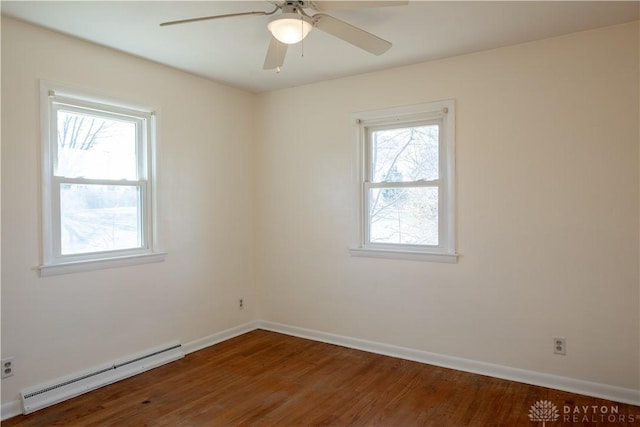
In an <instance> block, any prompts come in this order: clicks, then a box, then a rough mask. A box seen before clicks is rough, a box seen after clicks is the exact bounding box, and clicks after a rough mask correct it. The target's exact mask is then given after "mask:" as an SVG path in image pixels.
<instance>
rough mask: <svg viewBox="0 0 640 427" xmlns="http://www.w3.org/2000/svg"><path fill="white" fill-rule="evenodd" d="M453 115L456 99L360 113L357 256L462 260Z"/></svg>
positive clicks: (354, 252) (353, 250)
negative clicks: (458, 250) (385, 254)
mask: <svg viewBox="0 0 640 427" xmlns="http://www.w3.org/2000/svg"><path fill="white" fill-rule="evenodd" d="M454 120H455V117H454V103H453V101H441V102H435V103H429V104H421V105H418V106H410V107H400V108H394V109H389V110H379V111H372V112H365V113H360V114H358V115H356V122H357V123H358V135H359V138H358V139H359V141H360V142H359V144H360V147H361V148H360V149H359V153H360V159H361V160H360V165H361V172H360V173H359V176H360V182H359V188H360V190H359V191H360V207H359V209H358V211H359V212H360V214H359V218H360V220H359V230H360V238H359V244H358V247H356V248H354V249H352V251H351V252H352V254H355V255H359V256H367V255H369V254H368V253H367V251H370V252H371V253H375V254H380V253H381V252H388V253H411V254H416V253H418V254H434V255H444V256H453V257H455V249H454V235H453V232H454V224H453V213H454V212H453V211H454V197H453V189H454V183H453V179H454V164H453V160H454V159H453V156H454V131H455V127H454V124H455V122H454ZM372 256H378V255H372ZM394 257H395V256H394ZM453 259H454V260H455V258H453ZM447 260H448V259H447Z"/></svg>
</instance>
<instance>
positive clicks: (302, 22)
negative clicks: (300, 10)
mask: <svg viewBox="0 0 640 427" xmlns="http://www.w3.org/2000/svg"><path fill="white" fill-rule="evenodd" d="M267 28H268V29H269V31H271V34H273V37H275V38H276V39H278V40H279V41H281V42H282V43H286V44H296V43H298V42H300V41H302V39H304V38H305V37H307V34H309V31H311V28H313V25H312V24H311V19H309V18H307V17H306V16H304V15H299V14H297V13H281V14H280V15H276V16H274V17H273V18H271V20H270V21H269V24H267Z"/></svg>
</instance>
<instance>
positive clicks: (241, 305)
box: [238, 298, 244, 310]
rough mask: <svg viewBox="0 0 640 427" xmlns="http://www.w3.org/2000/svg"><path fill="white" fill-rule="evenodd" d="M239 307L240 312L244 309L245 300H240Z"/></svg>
mask: <svg viewBox="0 0 640 427" xmlns="http://www.w3.org/2000/svg"><path fill="white" fill-rule="evenodd" d="M238 307H239V308H240V310H242V309H243V308H244V298H240V299H239V300H238Z"/></svg>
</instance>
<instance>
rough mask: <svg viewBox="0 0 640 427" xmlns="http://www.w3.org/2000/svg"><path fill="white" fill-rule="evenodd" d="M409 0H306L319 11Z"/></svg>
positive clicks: (383, 4) (400, 2) (403, 4)
mask: <svg viewBox="0 0 640 427" xmlns="http://www.w3.org/2000/svg"><path fill="white" fill-rule="evenodd" d="M408 4H409V2H408V1H335V0H332V1H321V0H319V1H306V2H305V7H309V8H311V9H313V10H317V11H318V12H325V11H330V10H340V9H359V8H364V7H388V6H406V5H408Z"/></svg>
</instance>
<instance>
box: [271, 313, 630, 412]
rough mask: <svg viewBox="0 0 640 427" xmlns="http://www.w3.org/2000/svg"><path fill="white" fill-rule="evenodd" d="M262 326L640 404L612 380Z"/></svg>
mask: <svg viewBox="0 0 640 427" xmlns="http://www.w3.org/2000/svg"><path fill="white" fill-rule="evenodd" d="M259 328H260V329H264V330H267V331H272V332H278V333H281V334H286V335H292V336H296V337H300V338H306V339H310V340H314V341H320V342H325V343H329V344H335V345H340V346H343V347H349V348H354V349H357V350H363V351H368V352H371V353H376V354H381V355H385V356H391V357H398V358H400V359H405V360H412V361H415V362H420V363H426V364H429V365H435V366H441V367H444V368H450V369H456V370H459V371H465V372H471V373H474V374H480V375H487V376H490V377H495V378H501V379H505V380H510V381H516V382H520V383H525V384H531V385H535V386H541V387H548V388H552V389H556V390H563V391H568V392H571V393H577V394H582V395H586V396H592V397H598V398H602V399H608V400H613V401H616V402H621V403H628V404H631V405H640V390H634V389H629V388H623V387H617V386H612V385H608V384H601V383H594V382H590V381H584V380H579V379H574V378H569V377H562V376H559V375H551V374H545V373H541V372H535V371H528V370H525V369H518V368H512V367H509V366H501V365H495V364H492V363H487V362H480V361H476V360H470V359H463V358H460V357H454V356H447V355H443V354H437V353H430V352H427V351H423V350H416V349H411V348H406V347H399V346H395V345H390V344H383V343H378V342H373V341H367V340H361V339H358V338H351V337H347V336H343V335H337V334H331V333H328V332H321V331H316V330H312V329H305V328H299V327H296V326H289V325H283V324H280V323H275V322H268V321H260V322H259Z"/></svg>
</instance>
